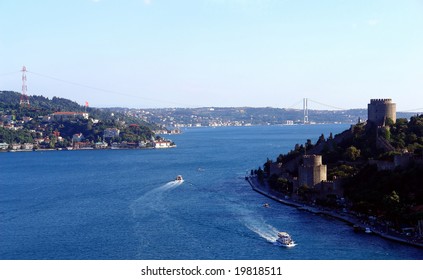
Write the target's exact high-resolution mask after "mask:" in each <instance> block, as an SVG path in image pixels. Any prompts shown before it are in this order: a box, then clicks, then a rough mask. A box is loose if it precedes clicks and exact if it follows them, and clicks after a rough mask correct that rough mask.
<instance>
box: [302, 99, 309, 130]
mask: <svg viewBox="0 0 423 280" xmlns="http://www.w3.org/2000/svg"><path fill="white" fill-rule="evenodd" d="M303 109H304V124H308V99H307V98H304V99H303Z"/></svg>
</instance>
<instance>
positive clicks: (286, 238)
mask: <svg viewBox="0 0 423 280" xmlns="http://www.w3.org/2000/svg"><path fill="white" fill-rule="evenodd" d="M276 241H277V242H278V243H279V244H280V245H282V246H283V247H288V248H290V247H294V246H295V245H297V244H295V242H294V240H292V238H291V236H290V235H289V234H288V233H287V232H279V233H278V239H277V240H276Z"/></svg>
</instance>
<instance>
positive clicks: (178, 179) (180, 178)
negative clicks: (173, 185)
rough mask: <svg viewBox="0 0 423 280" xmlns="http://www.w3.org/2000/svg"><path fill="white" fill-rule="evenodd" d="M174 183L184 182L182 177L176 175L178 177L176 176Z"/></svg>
mask: <svg viewBox="0 0 423 280" xmlns="http://www.w3.org/2000/svg"><path fill="white" fill-rule="evenodd" d="M175 181H176V182H181V183H182V182H183V181H184V178H182V175H178V176H176V179H175Z"/></svg>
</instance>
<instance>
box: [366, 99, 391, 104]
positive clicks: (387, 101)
mask: <svg viewBox="0 0 423 280" xmlns="http://www.w3.org/2000/svg"><path fill="white" fill-rule="evenodd" d="M370 103H379V104H387V103H392V99H391V98H379V99H370Z"/></svg>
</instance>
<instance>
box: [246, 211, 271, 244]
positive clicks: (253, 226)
mask: <svg viewBox="0 0 423 280" xmlns="http://www.w3.org/2000/svg"><path fill="white" fill-rule="evenodd" d="M244 225H245V226H246V227H247V228H248V229H249V230H251V231H252V232H254V233H256V234H257V235H258V236H260V237H261V238H263V239H265V240H266V241H268V242H270V243H273V244H276V243H277V242H276V239H277V238H278V230H277V229H276V228H274V227H273V226H271V225H269V224H267V223H266V222H265V221H264V220H262V219H256V218H251V217H248V218H244Z"/></svg>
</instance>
